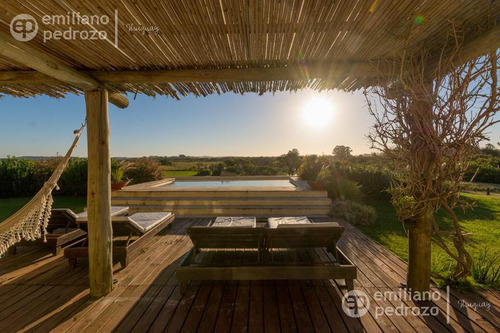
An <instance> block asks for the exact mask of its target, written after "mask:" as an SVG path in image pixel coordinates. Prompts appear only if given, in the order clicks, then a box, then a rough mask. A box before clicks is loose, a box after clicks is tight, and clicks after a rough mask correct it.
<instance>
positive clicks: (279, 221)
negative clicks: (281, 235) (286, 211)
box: [267, 216, 311, 228]
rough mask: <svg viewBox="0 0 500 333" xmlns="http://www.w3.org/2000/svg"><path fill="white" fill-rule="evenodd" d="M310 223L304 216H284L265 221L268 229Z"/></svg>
mask: <svg viewBox="0 0 500 333" xmlns="http://www.w3.org/2000/svg"><path fill="white" fill-rule="evenodd" d="M309 223H311V221H309V219H308V218H307V217H305V216H285V217H270V218H269V219H268V220H267V227H268V228H277V227H278V226H280V225H285V224H309Z"/></svg>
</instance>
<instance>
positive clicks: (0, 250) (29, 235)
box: [0, 124, 85, 257]
mask: <svg viewBox="0 0 500 333" xmlns="http://www.w3.org/2000/svg"><path fill="white" fill-rule="evenodd" d="M84 127H85V124H83V125H82V127H81V128H80V129H79V130H77V131H75V132H74V133H75V139H74V140H73V144H72V145H71V147H70V148H69V150H68V152H67V153H66V155H64V157H63V159H62V160H61V162H60V163H59V165H58V166H57V168H56V169H55V170H54V173H53V174H52V176H50V178H49V179H48V180H47V181H46V182H45V184H44V185H43V187H42V189H41V190H40V191H39V192H38V193H37V194H36V195H35V196H34V197H33V198H32V199H31V200H30V201H29V202H28V203H27V204H26V205H24V207H23V208H21V209H20V210H18V211H17V212H16V213H15V214H14V215H12V216H11V217H9V218H8V219H6V220H5V221H3V222H0V257H1V256H3V255H4V254H5V253H6V252H7V250H8V249H9V247H10V246H12V245H14V244H15V243H18V242H20V241H21V240H22V239H25V240H35V239H37V238H40V237H41V236H42V235H43V236H44V241H45V234H46V232H47V223H48V222H49V218H50V213H51V209H52V203H53V201H54V200H53V199H52V191H53V190H54V188H56V187H57V182H58V181H59V178H60V177H61V175H62V173H63V171H64V169H65V168H66V166H67V165H68V162H69V159H70V157H71V154H72V153H73V150H74V149H75V147H76V145H77V143H78V139H80V135H81V134H82V132H83V128H84Z"/></svg>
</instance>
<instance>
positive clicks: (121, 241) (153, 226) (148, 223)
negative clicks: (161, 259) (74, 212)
mask: <svg viewBox="0 0 500 333" xmlns="http://www.w3.org/2000/svg"><path fill="white" fill-rule="evenodd" d="M174 219H175V215H174V214H172V213H170V212H157V213H136V214H133V215H130V216H117V217H112V218H111V223H112V226H113V258H114V259H117V260H119V261H120V263H121V266H122V267H123V268H125V267H127V265H128V263H129V261H130V259H131V257H132V256H133V255H135V254H137V250H138V249H140V248H141V247H142V246H143V245H144V244H145V243H146V242H147V241H148V240H149V239H151V237H153V236H155V235H156V234H158V233H159V232H160V231H161V230H163V229H165V228H166V227H170V225H171V223H172V222H173V221H174ZM77 222H78V224H79V226H80V228H82V229H84V230H87V220H86V218H79V219H77ZM88 255H89V250H88V245H87V240H86V239H85V240H84V241H83V242H81V243H80V244H76V245H74V246H71V247H68V248H66V249H65V250H64V256H65V257H66V258H68V260H69V264H70V266H71V267H72V268H74V267H75V266H76V264H77V259H78V258H86V257H88Z"/></svg>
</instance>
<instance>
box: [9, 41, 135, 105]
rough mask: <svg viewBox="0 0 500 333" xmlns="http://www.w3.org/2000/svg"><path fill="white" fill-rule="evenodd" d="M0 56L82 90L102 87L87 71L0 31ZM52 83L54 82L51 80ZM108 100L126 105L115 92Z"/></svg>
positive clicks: (123, 98)
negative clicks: (80, 69) (69, 64)
mask: <svg viewBox="0 0 500 333" xmlns="http://www.w3.org/2000/svg"><path fill="white" fill-rule="evenodd" d="M0 56H2V57H5V58H8V59H10V60H12V61H15V62H16V63H19V64H21V65H24V66H27V67H30V68H33V69H34V70H36V71H38V72H40V73H43V74H45V75H47V76H49V77H52V78H54V79H56V80H57V81H60V82H63V83H66V84H69V85H71V86H74V87H76V88H79V89H82V90H84V91H85V90H94V89H98V88H101V87H102V84H101V83H100V82H98V81H97V80H95V79H94V78H92V77H91V76H90V75H88V74H87V73H85V72H82V71H77V70H75V69H73V68H71V67H69V66H67V65H65V64H64V63H63V62H62V61H60V60H58V59H56V58H54V57H52V56H49V55H47V54H45V53H43V52H40V51H38V50H37V49H34V48H33V47H31V46H29V45H28V44H27V43H25V42H19V41H17V40H15V39H14V38H12V37H10V36H9V35H7V34H5V33H0ZM53 84H56V83H55V82H53ZM109 100H110V102H111V103H113V104H115V105H116V106H118V107H119V108H126V107H127V106H128V100H127V98H126V97H124V96H122V95H120V94H117V93H114V94H111V95H110V97H109Z"/></svg>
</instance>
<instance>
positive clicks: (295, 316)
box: [0, 218, 500, 333]
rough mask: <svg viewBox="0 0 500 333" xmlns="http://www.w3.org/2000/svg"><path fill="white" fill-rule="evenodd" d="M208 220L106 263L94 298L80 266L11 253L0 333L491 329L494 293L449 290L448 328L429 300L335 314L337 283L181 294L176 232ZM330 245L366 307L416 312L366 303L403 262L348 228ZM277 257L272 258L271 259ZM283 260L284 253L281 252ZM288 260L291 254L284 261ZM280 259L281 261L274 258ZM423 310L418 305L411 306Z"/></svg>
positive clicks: (499, 319)
mask: <svg viewBox="0 0 500 333" xmlns="http://www.w3.org/2000/svg"><path fill="white" fill-rule="evenodd" d="M208 221H209V219H204V218H196V219H189V218H179V219H177V220H176V221H175V222H174V224H173V225H172V228H171V229H165V230H163V231H162V232H160V233H159V234H158V235H157V236H155V237H153V238H152V239H151V240H150V241H149V242H147V244H145V245H144V247H143V248H142V249H141V251H140V252H139V253H138V256H137V258H135V259H134V260H132V261H131V262H130V264H129V265H128V267H127V268H125V269H122V268H121V267H120V265H119V264H117V265H115V267H114V270H115V278H117V279H118V283H117V284H116V286H115V289H114V290H113V291H112V293H111V294H110V295H108V296H106V297H103V298H101V299H98V300H95V299H91V298H90V297H89V293H88V289H87V283H88V282H87V281H88V277H87V275H88V269H87V262H88V261H87V260H81V261H80V262H79V264H78V266H77V268H76V269H73V270H71V269H69V266H68V264H67V261H66V260H65V259H64V258H63V257H62V256H61V255H59V256H52V255H51V254H50V253H49V252H48V251H47V250H45V249H43V248H36V247H31V246H30V247H25V246H22V247H19V252H18V254H17V255H15V256H8V257H6V258H2V259H0V274H1V275H0V327H1V328H2V329H1V330H2V332H4V331H5V332H10V331H23V332H40V331H49V330H50V331H53V332H85V331H87V332H94V331H99V330H100V331H102V332H105V331H116V332H130V331H134V332H144V331H147V330H150V331H164V330H167V331H171V332H178V331H183V332H193V331H199V332H214V331H217V332H219V331H222V332H224V331H225V332H229V331H234V332H236V331H238V332H246V331H250V332H261V331H265V332H297V331H313V330H315V331H321V332H324V331H330V330H331V331H335V332H361V331H369V332H372V331H373V332H377V331H391V330H392V331H395V332H400V331H404V332H412V331H417V332H419V333H421V332H422V333H423V332H430V331H453V332H494V331H498V330H500V312H499V304H500V297H499V293H498V292H496V291H486V292H485V293H484V297H483V296H481V295H480V294H470V293H465V292H463V291H458V290H453V289H452V290H451V295H450V300H451V306H450V308H451V310H452V312H451V313H450V320H451V324H450V325H448V324H446V316H445V311H446V307H447V305H448V304H447V303H446V301H445V299H446V297H445V291H443V290H440V289H437V288H435V287H433V291H437V292H439V293H440V294H441V295H442V296H443V299H442V300H439V301H435V302H434V303H431V305H433V306H437V307H438V308H439V310H440V315H439V316H438V317H427V318H423V317H419V316H406V317H393V316H386V315H382V316H376V314H375V313H374V310H373V309H372V310H371V311H370V312H369V313H368V314H367V315H365V316H363V317H362V318H359V319H358V318H351V317H349V316H347V315H346V314H345V313H344V311H343V310H342V306H341V301H342V297H343V295H344V293H345V292H346V289H345V285H344V281H343V280H334V281H333V280H324V281H311V282H308V281H300V282H298V281H228V282H224V281H205V282H191V283H190V284H189V285H188V289H187V292H186V294H184V295H181V294H180V293H179V288H178V285H177V281H176V279H175V270H176V267H177V265H178V264H179V262H180V260H181V258H182V256H183V255H184V253H186V252H187V251H188V250H189V249H190V248H191V246H192V245H191V242H190V240H189V238H188V237H187V235H186V233H185V230H186V227H187V226H189V225H206V224H207V223H208ZM343 225H344V226H345V228H346V230H345V233H344V236H343V237H342V239H341V241H340V243H339V247H340V248H341V249H342V250H343V251H344V252H345V253H346V254H347V256H348V257H349V258H350V259H351V260H352V261H353V262H354V264H355V265H356V266H357V267H358V278H357V279H356V280H355V288H357V289H360V290H363V291H365V292H366V293H367V294H368V295H370V297H371V301H372V302H373V303H372V304H374V305H375V304H377V305H380V306H383V307H397V306H398V305H400V304H404V305H406V306H415V304H414V303H413V302H411V301H408V300H403V302H402V303H401V301H400V300H387V301H386V300H374V299H373V296H372V295H373V294H374V293H375V292H384V291H392V292H395V291H397V290H398V289H399V283H400V282H401V281H402V280H404V279H405V276H406V264H405V263H404V262H403V261H401V260H400V259H399V258H397V257H396V256H395V255H394V254H393V253H391V252H390V251H388V250H387V249H385V248H383V247H382V246H380V245H378V244H376V243H375V242H374V241H372V240H371V239H369V238H368V237H367V236H366V235H364V234H362V233H361V232H360V231H359V230H357V229H356V228H354V227H353V226H351V225H348V224H344V223H343ZM276 255H277V256H280V254H279V253H277V254H276ZM286 255H287V256H290V255H291V254H290V253H287V254H286ZM294 255H296V256H298V257H300V258H301V259H305V258H306V257H307V258H308V259H309V260H313V261H325V260H331V258H332V255H331V254H330V253H327V252H326V251H325V249H316V250H315V251H314V252H311V251H299V252H298V254H294ZM255 256H256V253H255V252H253V251H248V250H242V251H240V252H237V253H235V254H234V255H233V256H228V255H227V253H224V252H216V253H215V252H214V253H212V254H208V255H206V256H204V255H201V256H200V257H199V259H200V260H203V262H204V263H207V262H209V260H213V261H215V262H219V263H224V262H226V263H230V262H233V263H236V262H239V263H242V262H247V261H254V260H255ZM287 258H288V259H289V260H292V259H293V256H291V257H287ZM281 259H285V257H283V258H281ZM459 301H465V302H471V303H476V304H477V303H481V302H490V304H491V308H490V309H489V310H488V309H486V308H480V307H478V308H471V307H464V306H462V305H461V304H460V303H459ZM417 305H422V304H417Z"/></svg>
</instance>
